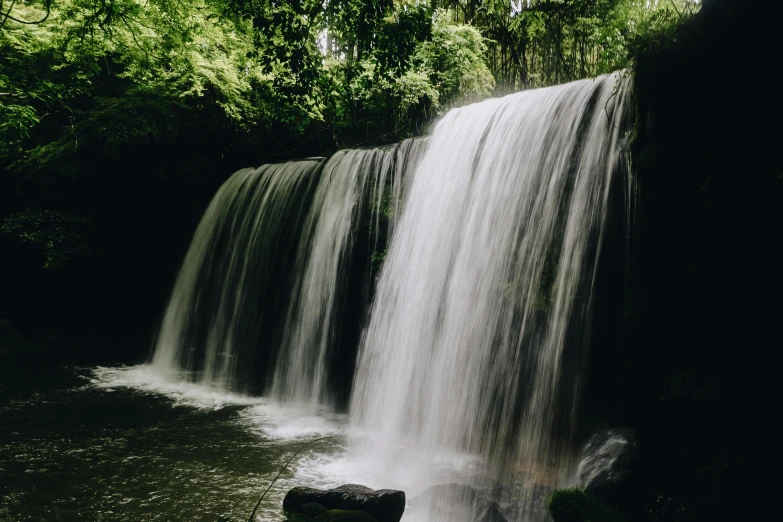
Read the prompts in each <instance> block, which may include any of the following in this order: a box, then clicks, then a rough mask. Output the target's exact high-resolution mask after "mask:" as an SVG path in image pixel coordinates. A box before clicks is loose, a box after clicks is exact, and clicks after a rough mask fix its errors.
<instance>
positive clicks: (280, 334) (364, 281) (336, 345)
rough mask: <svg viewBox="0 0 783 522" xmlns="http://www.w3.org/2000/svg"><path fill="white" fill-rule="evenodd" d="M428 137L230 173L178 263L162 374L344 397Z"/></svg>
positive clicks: (321, 398) (161, 338) (285, 397)
mask: <svg viewBox="0 0 783 522" xmlns="http://www.w3.org/2000/svg"><path fill="white" fill-rule="evenodd" d="M424 143H425V140H423V139H411V140H406V141H404V142H402V143H400V144H397V145H390V146H386V147H380V148H373V149H356V150H343V151H339V152H337V153H336V154H335V155H333V156H332V157H331V158H330V159H329V160H328V161H322V160H302V161H291V162H288V163H282V164H273V165H264V166H262V167H260V168H258V169H244V170H241V171H239V172H237V173H235V174H234V175H233V176H231V178H229V179H228V180H227V181H226V182H225V183H224V185H223V186H222V187H221V188H220V190H219V191H218V192H217V194H216V195H215V197H214V198H213V200H212V202H211V203H210V205H209V207H208V209H207V211H206V213H205V214H204V216H203V218H202V220H201V223H200V224H199V226H198V229H197V230H196V233H195V236H194V238H193V241H192V243H191V245H190V248H189V250H188V253H187V255H186V257H185V260H184V261H183V264H182V268H181V269H180V273H179V276H178V278H177V282H176V285H175V288H174V291H173V293H172V296H171V299H170V302H169V305H168V308H167V309H166V313H165V316H164V320H163V325H162V328H161V330H160V333H159V335H158V339H157V342H156V345H155V350H154V354H153V359H152V363H153V367H154V368H155V369H156V370H157V371H158V373H161V374H164V375H165V376H167V377H168V378H170V379H185V380H190V381H194V382H198V383H200V384H204V385H207V386H211V387H215V388H218V389H221V390H225V391H233V392H240V393H248V392H255V393H262V394H263V393H269V392H271V393H272V395H274V396H275V398H277V399H278V400H279V401H282V402H308V403H313V404H315V403H322V404H326V403H330V404H333V403H335V402H339V401H340V400H341V401H342V402H343V403H344V402H345V401H346V400H347V395H348V390H349V389H350V384H351V381H352V377H353V363H352V362H351V361H352V360H353V358H354V357H355V352H356V346H357V345H358V339H359V333H360V329H361V325H362V324H363V322H364V316H365V314H366V311H367V308H368V307H369V303H370V297H371V294H372V289H373V280H374V277H375V273H376V272H377V270H376V266H375V265H376V263H375V262H373V259H377V258H378V257H382V253H383V252H384V251H385V249H386V241H387V239H388V238H389V237H390V236H391V231H392V229H393V227H394V224H395V222H396V219H397V216H398V215H399V212H400V205H401V202H402V198H403V194H404V183H403V179H404V176H406V175H407V174H406V173H407V172H409V171H410V170H411V168H412V166H413V165H414V164H415V162H416V161H417V158H418V156H419V155H420V152H421V150H422V149H423V144H424ZM346 324H347V325H350V328H346V327H344V325H346ZM334 367H337V370H338V371H334V372H331V371H330V370H332V369H334ZM335 387H336V388H337V390H336V391H335V392H334V393H332V391H334V390H333V389H334V388H335ZM330 388H332V391H330Z"/></svg>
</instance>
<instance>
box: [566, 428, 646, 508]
mask: <svg viewBox="0 0 783 522" xmlns="http://www.w3.org/2000/svg"><path fill="white" fill-rule="evenodd" d="M636 454H637V447H636V439H635V438H634V436H633V433H632V432H631V430H628V429H610V430H604V431H602V432H599V433H596V434H595V435H593V436H592V437H591V438H590V440H589V441H588V443H587V445H586V446H585V448H584V450H583V451H582V461H581V463H580V464H579V482H578V484H579V487H580V488H582V489H583V490H584V491H585V492H586V493H589V494H590V495H593V496H595V497H598V498H602V499H604V500H607V501H609V502H614V501H616V500H617V498H618V497H619V496H621V495H622V491H621V488H622V484H623V482H624V481H625V480H626V479H627V478H628V476H629V475H630V474H631V469H632V465H633V463H634V460H635V458H636Z"/></svg>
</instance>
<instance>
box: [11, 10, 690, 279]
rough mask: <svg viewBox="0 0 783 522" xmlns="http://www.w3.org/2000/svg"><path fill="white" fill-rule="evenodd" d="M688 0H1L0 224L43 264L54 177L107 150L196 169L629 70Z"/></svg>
mask: <svg viewBox="0 0 783 522" xmlns="http://www.w3.org/2000/svg"><path fill="white" fill-rule="evenodd" d="M696 5H697V4H695V3H693V2H692V0H668V1H666V2H663V1H649V0H595V1H589V0H431V1H428V0H329V1H326V2H323V1H322V0H278V1H270V0H261V1H247V0H0V168H1V169H2V170H3V174H2V176H3V177H4V178H6V177H7V176H14V178H13V179H14V180H15V181H9V179H8V178H6V181H5V183H6V184H7V185H6V186H8V187H11V186H16V187H17V193H18V192H19V189H18V187H19V185H18V184H19V183H21V184H22V185H23V186H24V187H26V188H25V190H24V197H23V198H21V199H13V200H12V201H9V204H8V205H7V206H6V208H4V209H3V210H4V212H3V215H2V216H0V218H2V219H4V220H5V224H4V225H2V229H3V230H4V231H5V232H10V233H12V234H14V235H16V236H17V237H18V238H20V239H21V240H23V241H26V242H30V243H34V244H38V245H42V246H44V248H45V249H46V250H47V251H49V255H48V256H47V261H46V263H47V264H51V265H56V264H59V263H61V262H63V261H65V260H66V259H68V258H69V257H71V255H72V254H75V253H80V252H85V251H86V250H85V249H84V248H81V246H79V245H73V244H71V243H72V241H74V240H77V239H78V238H81V237H82V236H81V235H80V234H70V233H69V234H64V233H63V232H62V230H64V228H63V227H66V225H67V224H69V223H84V222H85V219H87V218H83V217H79V218H78V219H76V218H72V217H67V216H68V215H69V214H70V215H73V206H74V201H79V197H78V196H76V195H74V194H73V193H70V194H68V196H67V197H66V196H63V193H64V191H65V192H67V191H68V190H69V189H67V188H64V187H70V186H71V185H73V183H72V180H73V179H74V178H80V177H81V178H83V179H87V178H86V176H89V175H92V174H95V173H96V172H98V171H99V170H101V169H103V168H105V165H106V164H107V162H114V163H116V162H118V161H119V162H123V161H125V159H126V158H127V157H128V156H129V155H138V154H150V153H152V152H151V151H155V153H160V150H166V147H169V148H171V149H176V148H177V146H181V144H182V143H183V142H185V141H188V140H190V141H192V140H197V141H198V142H199V145H198V147H197V148H198V150H199V151H200V152H199V154H201V155H202V156H203V158H202V161H199V162H196V163H197V165H198V166H197V167H195V168H196V169H200V170H204V165H208V166H213V167H214V168H215V169H217V168H218V167H216V166H215V161H214V158H215V157H217V155H218V154H219V155H220V157H221V158H224V156H225V154H226V153H227V152H228V151H229V149H230V147H234V148H236V147H237V146H238V145H237V144H238V143H239V144H243V145H241V146H240V148H241V147H244V149H245V150H247V151H249V150H251V149H252V150H254V151H256V152H255V157H253V158H252V161H253V162H258V161H263V160H266V159H269V158H272V159H275V158H278V159H284V158H285V157H289V156H295V155H296V154H297V153H303V152H305V149H307V151H314V152H315V153H324V152H326V151H328V150H330V149H334V148H337V147H343V146H351V145H355V144H361V143H373V142H375V143H377V142H382V141H392V140H396V139H400V138H401V137H404V136H406V135H411V134H414V133H417V132H420V131H421V129H422V128H423V126H424V125H425V124H426V123H427V121H429V120H430V119H432V118H433V117H434V116H436V115H437V114H438V113H439V112H440V111H443V110H445V109H447V108H448V107H450V106H453V105H454V104H459V103H466V102H470V101H475V100H478V99H481V98H483V97H486V96H490V95H491V94H492V93H493V91H494V92H495V93H496V94H500V93H504V92H509V91H513V90H518V89H520V88H526V87H535V86H542V85H549V84H554V83H559V82H564V81H568V80H573V79H576V78H580V77H588V76H594V75H597V74H601V73H605V72H609V71H612V70H614V69H618V68H622V67H625V66H627V65H628V64H629V59H630V57H631V56H632V54H633V51H634V46H635V45H638V42H639V41H642V40H640V36H644V37H646V38H649V35H650V34H656V32H657V33H660V32H661V31H662V30H664V31H665V29H666V28H667V27H670V26H671V25H672V22H676V21H677V20H678V19H680V18H681V17H684V16H686V13H687V12H690V11H692V10H693V9H694V7H695V6H696ZM194 135H195V136H197V137H194ZM208 144H210V145H208ZM303 144H308V145H307V146H304V145H303ZM145 147H146V148H145ZM155 147H157V149H156V148H155ZM258 148H261V149H263V152H261V153H258V152H257V151H258ZM248 155H250V153H249V152H248ZM238 161H247V160H245V159H244V158H242V159H241V160H238ZM238 166H240V165H232V168H234V167H238ZM221 168H222V167H221ZM175 169H176V168H175ZM188 169H189V170H191V171H192V170H193V167H192V166H189V167H188ZM206 170H209V169H206ZM228 171H230V169H227V172H223V173H222V174H221V175H227V174H228ZM64 180H65V181H64ZM84 183H87V184H88V185H89V184H90V183H91V182H84ZM83 188H84V187H83ZM74 198H75V199H74ZM64 201H67V204H64V203H63V202H64ZM76 206H78V207H79V208H81V209H83V210H84V212H85V215H86V216H89V215H91V214H94V213H95V212H94V209H91V208H90V204H89V203H87V202H85V203H84V204H77V205H76ZM6 209H8V210H9V211H11V212H9V211H6ZM53 212H54V214H53ZM52 216H58V218H57V219H56V220H55V221H56V222H57V223H58V224H57V225H56V226H55V225H51V226H49V225H47V223H51V222H52ZM87 222H89V219H87ZM39 226H45V227H48V228H49V231H50V232H47V233H42V232H41V230H39V229H38V227H39ZM57 231H59V232H57ZM58 238H59V239H58ZM56 250H59V252H58V253H54V252H55V251H56Z"/></svg>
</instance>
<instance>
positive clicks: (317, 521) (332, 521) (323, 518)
mask: <svg viewBox="0 0 783 522" xmlns="http://www.w3.org/2000/svg"><path fill="white" fill-rule="evenodd" d="M313 520H314V522H377V519H375V518H374V517H373V516H372V515H370V514H369V513H368V512H366V511H345V510H343V509H330V510H329V511H324V512H323V513H321V514H320V515H318V516H317V517H315V518H314V519H313Z"/></svg>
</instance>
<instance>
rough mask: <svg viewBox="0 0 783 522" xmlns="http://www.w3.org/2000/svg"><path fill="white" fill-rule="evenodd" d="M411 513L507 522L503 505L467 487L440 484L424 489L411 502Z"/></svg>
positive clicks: (483, 521) (477, 521)
mask: <svg viewBox="0 0 783 522" xmlns="http://www.w3.org/2000/svg"><path fill="white" fill-rule="evenodd" d="M410 506H411V510H413V511H414V512H416V513H419V514H422V515H424V516H425V518H426V517H427V516H434V515H436V514H437V516H438V517H442V518H447V519H453V520H464V521H466V522H470V521H472V522H507V520H506V517H505V516H504V515H503V513H502V511H501V509H500V506H499V505H498V503H497V502H495V500H493V499H492V498H489V497H488V496H487V495H485V494H483V493H482V492H480V491H479V490H477V489H475V488H473V487H471V486H468V485H466V484H438V485H436V486H432V487H431V488H428V489H426V490H424V491H423V492H422V493H421V494H419V495H417V496H416V497H414V498H413V499H412V500H411V502H410Z"/></svg>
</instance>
